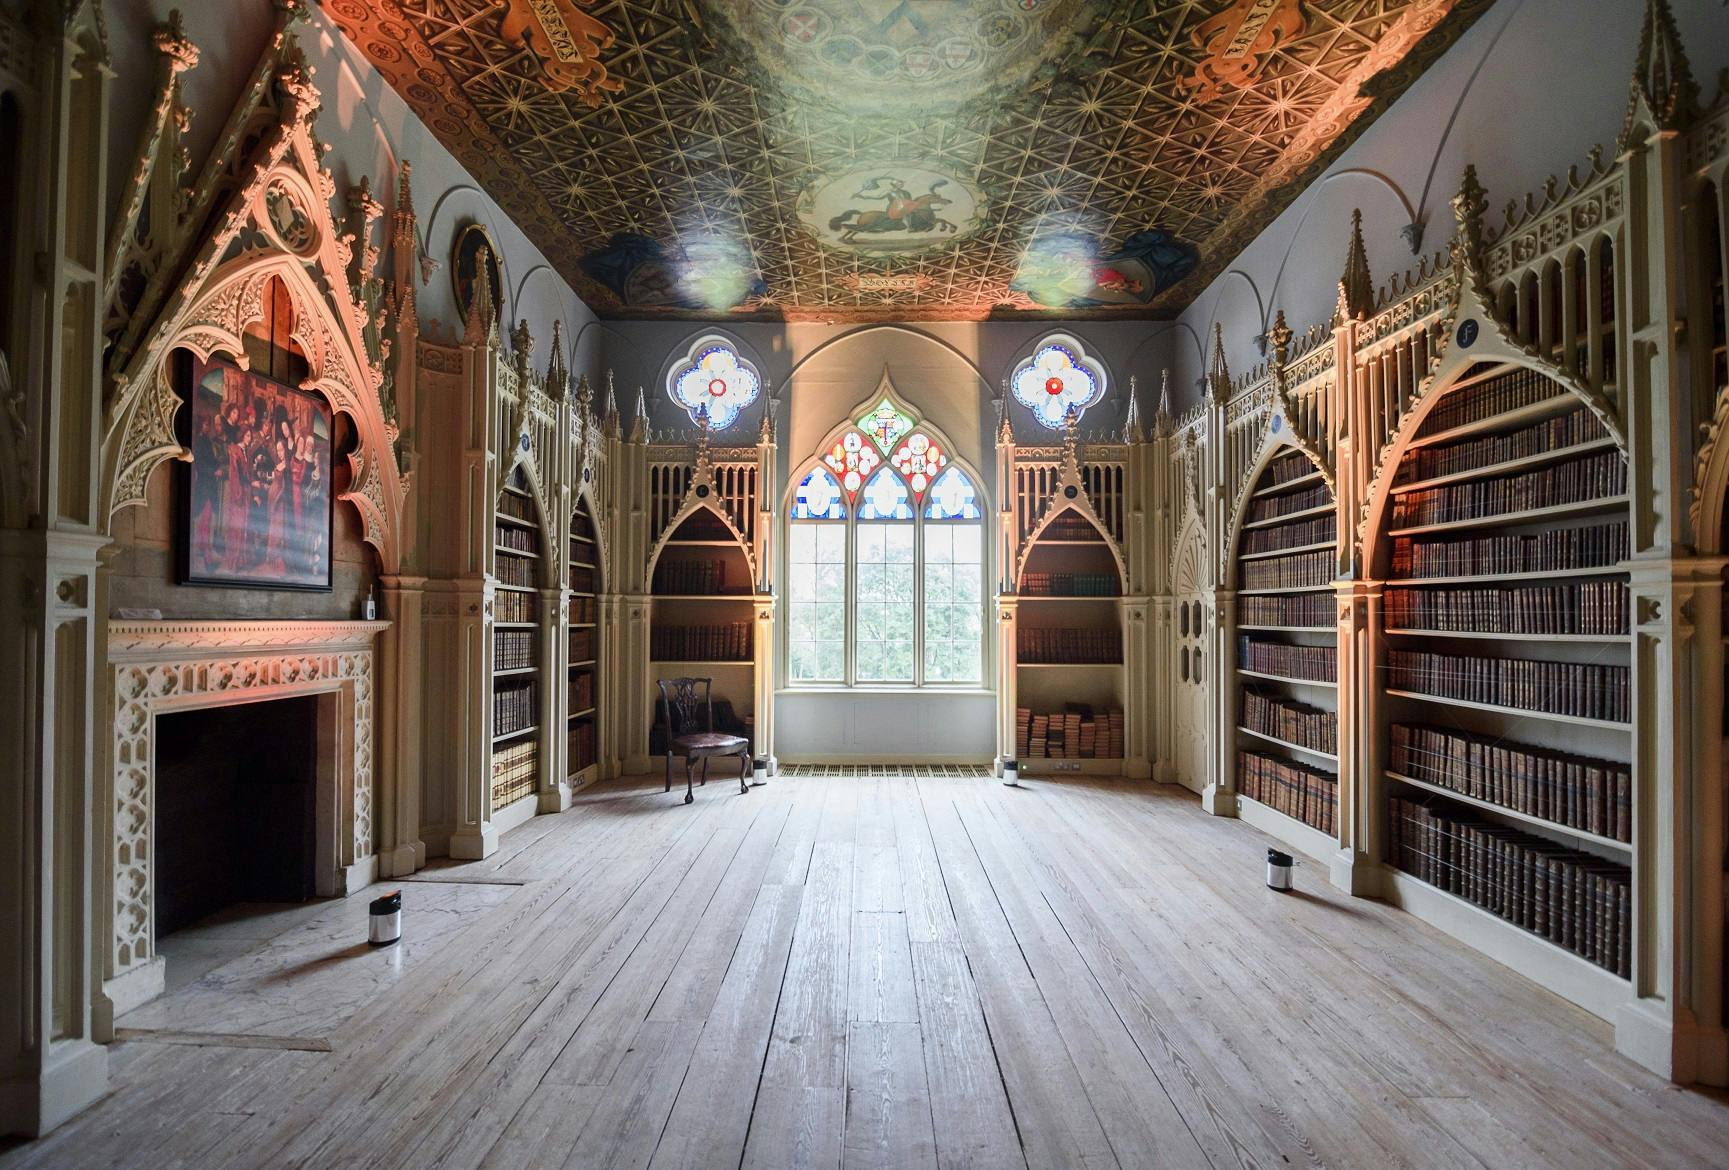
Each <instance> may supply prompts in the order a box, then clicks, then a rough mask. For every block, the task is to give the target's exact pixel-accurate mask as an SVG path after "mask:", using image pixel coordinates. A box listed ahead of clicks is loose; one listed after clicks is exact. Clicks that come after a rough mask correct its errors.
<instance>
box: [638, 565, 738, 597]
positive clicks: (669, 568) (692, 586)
mask: <svg viewBox="0 0 1729 1170" xmlns="http://www.w3.org/2000/svg"><path fill="white" fill-rule="evenodd" d="M654 591H655V592H656V593H673V594H702V593H725V592H726V591H727V589H726V561H725V560H722V559H718V558H717V559H715V560H712V561H662V562H661V563H660V564H659V565H658V566H656V567H655V570H654Z"/></svg>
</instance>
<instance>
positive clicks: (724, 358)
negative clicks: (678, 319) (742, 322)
mask: <svg viewBox="0 0 1729 1170" xmlns="http://www.w3.org/2000/svg"><path fill="white" fill-rule="evenodd" d="M667 393H668V394H670V395H672V400H673V401H674V402H676V403H678V404H679V405H680V406H681V407H683V408H684V410H685V412H686V413H687V414H689V415H690V419H691V421H692V422H700V421H701V420H702V418H703V417H704V416H705V415H706V416H707V418H708V425H709V427H710V428H711V429H712V430H717V431H724V430H725V429H726V428H727V427H730V426H731V425H732V424H733V423H734V422H736V421H737V420H738V415H739V412H740V411H741V410H743V409H744V408H745V407H747V406H749V405H750V404H751V403H753V402H755V401H756V400H757V397H758V395H760V394H761V393H762V380H761V379H760V378H758V377H757V376H756V371H755V370H754V369H752V368H751V367H750V365H749V364H748V363H747V362H745V361H744V360H743V359H741V358H740V357H739V356H738V352H737V351H736V350H734V349H733V347H732V346H731V345H729V344H728V343H727V342H726V341H725V340H723V339H722V338H719V337H704V338H702V339H701V340H700V341H698V342H697V343H696V344H695V345H694V346H692V347H691V351H690V355H689V357H688V358H687V359H686V360H685V362H684V364H683V365H680V366H677V367H675V368H674V369H673V371H672V373H671V374H669V375H667Z"/></svg>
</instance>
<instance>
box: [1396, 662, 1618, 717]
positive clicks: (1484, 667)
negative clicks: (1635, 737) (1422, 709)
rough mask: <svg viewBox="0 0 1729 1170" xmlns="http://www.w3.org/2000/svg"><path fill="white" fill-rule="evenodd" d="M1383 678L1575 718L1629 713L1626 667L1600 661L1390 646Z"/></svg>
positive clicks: (1403, 686) (1427, 691)
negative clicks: (1482, 655)
mask: <svg viewBox="0 0 1729 1170" xmlns="http://www.w3.org/2000/svg"><path fill="white" fill-rule="evenodd" d="M1387 680H1388V682H1387V685H1388V686H1390V687H1392V688H1393V689H1394V690H1399V691H1413V692H1415V693H1417V694H1422V695H1434V696H1435V697H1437V698H1443V699H1462V700H1464V701H1465V702H1468V703H1487V704H1489V705H1491V706H1495V707H1517V708H1519V709H1520V710H1523V711H1543V712H1546V713H1548V714H1551V715H1570V716H1573V717H1575V718H1579V719H1602V720H1607V721H1609V722H1612V723H1625V722H1627V721H1628V719H1629V718H1631V712H1632V686H1631V680H1630V678H1629V676H1628V669H1627V667H1625V666H1615V665H1609V664H1603V663H1595V662H1535V661H1531V660H1529V659H1524V658H1479V657H1473V656H1470V655H1463V654H1428V653H1422V652H1418V651H1412V650H1393V651H1389V652H1388V654H1387Z"/></svg>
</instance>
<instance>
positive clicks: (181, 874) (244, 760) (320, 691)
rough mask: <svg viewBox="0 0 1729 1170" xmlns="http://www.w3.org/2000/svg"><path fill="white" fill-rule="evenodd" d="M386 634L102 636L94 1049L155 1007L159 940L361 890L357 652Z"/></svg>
mask: <svg viewBox="0 0 1729 1170" xmlns="http://www.w3.org/2000/svg"><path fill="white" fill-rule="evenodd" d="M386 628H388V623H386V622H344V621H285V622H272V621H142V622H135V621H124V622H123V621H111V622H109V624H108V698H109V701H110V703H111V704H112V707H111V710H112V712H113V719H114V738H113V739H112V741H111V742H110V743H109V745H108V751H107V758H106V760H105V761H104V765H103V767H102V768H101V769H100V770H99V771H98V777H99V779H98V794H99V799H98V806H99V807H101V808H103V809H105V811H106V815H107V820H108V824H107V826H106V828H107V831H108V833H109V834H110V847H109V852H108V856H107V858H106V869H107V872H106V874H105V875H104V876H103V879H102V885H103V886H105V887H106V888H105V889H104V890H103V891H102V894H99V901H98V905H99V907H102V908H103V909H104V910H106V912H107V919H108V922H107V925H108V930H109V939H110V942H109V949H108V954H107V971H106V972H105V977H104V979H103V983H102V994H101V995H100V996H98V997H97V1001H96V1008H97V1014H96V1029H97V1033H98V1035H103V1034H112V1027H113V1020H114V1017H115V1016H117V1015H121V1014H124V1013H125V1012H127V1011H129V1010H131V1009H132V1008H134V1007H137V1006H138V1005H139V1004H141V1003H144V1002H146V1001H148V1000H150V999H153V998H155V997H156V996H158V995H160V994H161V993H162V990H163V986H164V970H163V960H162V956H161V954H160V953H159V952H158V951H157V949H156V940H157V939H158V938H159V937H160V936H162V935H164V934H168V933H171V932H172V931H173V930H175V929H176V928H178V927H181V926H185V925H187V924H188V923H190V922H193V921H196V920H197V919H198V918H201V917H204V916H206V915H208V914H211V913H214V912H215V911H216V910H219V909H221V908H222V907H223V906H224V905H228V904H231V903H233V902H238V901H297V900H301V899H304V898H306V897H312V896H316V897H328V896H336V897H340V896H343V895H346V894H352V893H354V892H355V891H356V890H359V889H362V888H364V887H365V886H367V885H368V884H370V883H371V882H372V880H373V878H374V875H375V874H376V873H377V868H378V857H377V852H376V844H375V842H374V837H373V810H374V792H373V772H374V766H373V744H374V742H375V738H374V705H375V703H374V674H373V654H374V651H373V640H374V639H375V638H376V637H377V636H378V634H379V632H380V631H382V630H384V629H386ZM261 745H263V746H262V747H261ZM104 895H105V896H104Z"/></svg>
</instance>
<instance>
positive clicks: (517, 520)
mask: <svg viewBox="0 0 1729 1170" xmlns="http://www.w3.org/2000/svg"><path fill="white" fill-rule="evenodd" d="M492 516H493V519H494V520H496V521H498V522H499V523H500V524H508V525H510V526H511V527H513V528H527V529H530V530H533V531H539V529H540V526H539V525H538V524H536V523H535V522H534V521H532V520H524V519H522V517H520V516H512V515H511V514H510V513H508V512H494V513H493V514H492Z"/></svg>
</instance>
